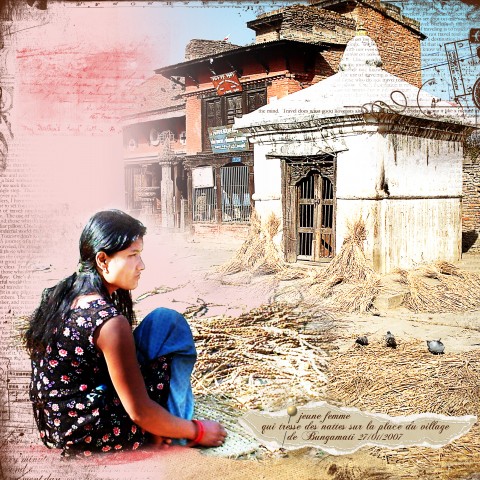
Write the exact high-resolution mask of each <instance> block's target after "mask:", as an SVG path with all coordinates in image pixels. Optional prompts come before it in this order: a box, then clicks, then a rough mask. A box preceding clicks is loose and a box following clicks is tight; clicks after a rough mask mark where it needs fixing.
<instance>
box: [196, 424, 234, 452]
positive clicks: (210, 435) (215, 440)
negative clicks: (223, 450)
mask: <svg viewBox="0 0 480 480" xmlns="http://www.w3.org/2000/svg"><path fill="white" fill-rule="evenodd" d="M197 422H198V421H197ZM199 423H201V424H202V425H203V436H202V437H201V438H200V440H199V441H198V442H197V445H202V446H203V447H220V446H221V445H223V442H224V441H225V437H226V436H227V431H226V430H225V428H224V427H223V426H222V424H220V423H218V422H214V421H212V420H202V421H201V422H199ZM197 428H198V426H197Z"/></svg>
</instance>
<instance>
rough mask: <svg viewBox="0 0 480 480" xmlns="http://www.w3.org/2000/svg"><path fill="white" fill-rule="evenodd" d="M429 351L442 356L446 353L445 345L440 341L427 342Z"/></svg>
mask: <svg viewBox="0 0 480 480" xmlns="http://www.w3.org/2000/svg"><path fill="white" fill-rule="evenodd" d="M427 346H428V351H429V352H430V353H433V354H434V355H441V354H443V352H444V351H445V345H444V344H443V343H442V342H441V341H440V338H439V339H438V340H427Z"/></svg>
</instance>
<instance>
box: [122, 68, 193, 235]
mask: <svg viewBox="0 0 480 480" xmlns="http://www.w3.org/2000/svg"><path fill="white" fill-rule="evenodd" d="M183 92H184V88H183V86H182V83H181V81H179V80H177V81H175V82H173V81H171V80H167V79H166V78H164V77H162V76H160V75H155V76H154V77H151V78H149V79H148V80H147V81H145V82H144V83H143V84H142V85H140V87H138V88H137V89H136V90H135V95H136V99H137V108H136V110H135V111H133V112H131V113H130V114H129V115H128V116H126V117H124V119H123V138H124V162H125V205H126V208H127V209H128V210H129V211H130V212H132V213H134V214H137V215H139V214H141V215H142V216H143V217H151V220H154V223H155V224H156V225H162V226H165V227H180V226H181V224H182V222H183V218H182V216H181V212H182V208H181V206H182V198H184V199H186V198H187V191H186V181H185V176H184V170H183V157H184V156H185V153H186V152H185V148H186V135H185V98H184V97H183V95H182V94H183Z"/></svg>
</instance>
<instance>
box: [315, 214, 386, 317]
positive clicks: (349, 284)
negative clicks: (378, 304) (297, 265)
mask: <svg viewBox="0 0 480 480" xmlns="http://www.w3.org/2000/svg"><path fill="white" fill-rule="evenodd" d="M365 239H366V230H365V224H364V222H363V220H362V219H361V218H360V219H358V220H357V221H355V222H354V223H353V224H350V225H348V235H347V236H346V237H345V240H344V242H343V245H342V248H341V249H340V252H339V253H338V255H336V256H335V257H334V258H333V260H332V261H331V262H330V263H329V265H328V266H327V268H325V269H324V270H323V271H321V272H320V273H319V274H318V275H316V276H315V277H314V278H313V281H312V282H311V284H310V285H309V287H308V289H307V296H308V297H309V300H307V303H308V302H309V301H310V302H312V301H314V302H318V301H319V300H322V299H325V300H323V304H322V305H324V306H325V307H326V308H329V309H332V310H333V309H334V310H336V311H342V312H367V311H369V310H370V309H371V308H372V304H373V299H374V298H375V297H376V296H377V295H378V292H379V291H380V277H379V276H378V275H376V274H375V272H374V270H373V268H372V267H371V266H370V265H369V263H368V261H367V259H366V258H365V253H364V249H363V242H364V241H365Z"/></svg>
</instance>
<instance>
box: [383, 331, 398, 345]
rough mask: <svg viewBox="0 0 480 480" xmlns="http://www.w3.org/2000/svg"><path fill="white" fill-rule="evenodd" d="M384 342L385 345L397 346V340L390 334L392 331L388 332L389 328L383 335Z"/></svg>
mask: <svg viewBox="0 0 480 480" xmlns="http://www.w3.org/2000/svg"><path fill="white" fill-rule="evenodd" d="M385 343H386V345H387V347H390V348H397V341H396V340H395V337H394V336H393V335H392V332H390V330H389V331H388V332H387V334H386V335H385Z"/></svg>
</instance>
